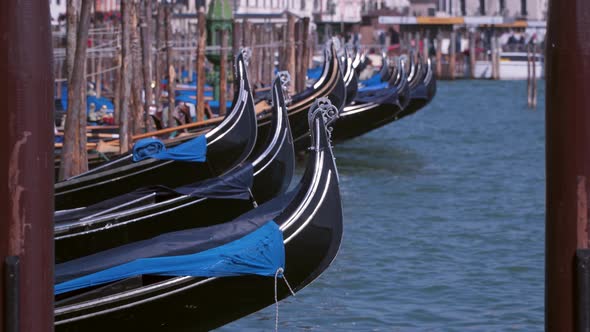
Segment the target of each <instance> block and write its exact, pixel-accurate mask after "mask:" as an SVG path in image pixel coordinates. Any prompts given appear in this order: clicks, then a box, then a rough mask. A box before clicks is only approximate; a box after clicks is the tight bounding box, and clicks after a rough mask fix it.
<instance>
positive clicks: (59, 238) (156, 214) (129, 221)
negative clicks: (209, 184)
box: [55, 195, 207, 240]
mask: <svg viewBox="0 0 590 332" xmlns="http://www.w3.org/2000/svg"><path fill="white" fill-rule="evenodd" d="M187 197H189V196H188V195H184V196H180V197H176V198H173V199H170V200H167V201H165V202H160V203H157V204H154V205H153V207H154V208H155V207H157V205H164V204H171V203H174V202H176V201H180V200H183V199H186V198H187ZM205 199H207V198H199V199H197V200H194V201H190V202H188V203H185V204H181V205H177V206H175V207H172V208H170V209H167V210H162V211H158V212H156V213H152V214H149V215H145V216H142V217H139V218H134V219H129V220H127V221H124V222H120V223H116V224H107V225H105V226H103V227H99V228H95V229H90V230H87V231H84V232H79V233H73V234H66V235H62V236H59V237H55V239H56V240H61V239H66V238H70V237H75V236H80V235H86V234H92V233H96V232H99V231H103V230H105V229H107V228H108V229H110V228H117V227H121V226H124V225H127V224H131V223H134V222H137V221H141V220H143V219H147V218H151V217H154V216H158V215H161V214H164V213H168V212H170V211H175V210H178V209H180V208H183V207H185V206H190V205H193V204H196V203H199V202H202V201H204V200H205ZM137 210H141V208H138V209H137ZM125 214H127V213H125ZM128 214H133V211H131V210H130V211H129V213H128ZM109 217H111V216H109ZM82 225H83V224H82Z"/></svg>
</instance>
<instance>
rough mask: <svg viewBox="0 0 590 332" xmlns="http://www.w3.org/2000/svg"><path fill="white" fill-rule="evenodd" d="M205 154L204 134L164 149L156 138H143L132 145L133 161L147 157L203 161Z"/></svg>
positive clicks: (205, 140)
mask: <svg viewBox="0 0 590 332" xmlns="http://www.w3.org/2000/svg"><path fill="white" fill-rule="evenodd" d="M206 155H207V138H206V137H205V135H202V136H199V137H196V138H193V139H191V140H188V141H186V142H184V143H181V144H179V145H177V146H174V147H171V148H170V149H166V146H165V145H164V143H163V142H162V141H160V140H159V139H157V138H144V139H142V140H139V141H137V142H136V143H135V145H133V161H135V162H137V161H141V160H144V159H148V158H155V159H160V160H176V161H193V162H204V161H205V160H206Z"/></svg>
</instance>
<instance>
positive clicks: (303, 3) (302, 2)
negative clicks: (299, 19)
mask: <svg viewBox="0 0 590 332" xmlns="http://www.w3.org/2000/svg"><path fill="white" fill-rule="evenodd" d="M304 9H305V0H301V10H304Z"/></svg>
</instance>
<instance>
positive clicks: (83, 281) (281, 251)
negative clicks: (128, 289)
mask: <svg viewBox="0 0 590 332" xmlns="http://www.w3.org/2000/svg"><path fill="white" fill-rule="evenodd" d="M115 249H116V248H115ZM284 267H285V247H284V244H283V234H282V232H281V230H280V229H279V226H278V225H277V224H276V223H275V222H274V221H272V220H271V221H268V222H266V223H265V224H264V225H262V226H261V227H259V228H257V229H256V230H254V231H252V232H250V233H248V234H247V235H245V236H243V237H241V238H239V239H237V240H234V241H232V242H229V243H226V244H223V245H221V246H218V247H214V248H211V249H208V250H205V251H201V252H197V253H192V254H186V255H173V256H163V257H149V258H140V259H136V260H133V261H130V262H127V263H124V264H120V265H117V266H114V267H111V268H108V269H104V270H101V271H98V272H95V273H91V274H87V275H84V276H81V277H77V278H74V279H71V280H68V281H65V282H60V283H58V284H56V285H55V294H61V293H64V292H69V291H72V290H76V289H81V288H85V287H90V286H96V285H101V284H104V283H108V282H112V281H116V280H121V279H125V278H129V277H134V276H139V275H146V274H151V275H163V276H192V277H229V276H240V275H252V274H256V275H261V276H274V275H275V273H276V271H277V270H278V269H279V268H284ZM56 275H57V274H56ZM57 276H59V275H57Z"/></svg>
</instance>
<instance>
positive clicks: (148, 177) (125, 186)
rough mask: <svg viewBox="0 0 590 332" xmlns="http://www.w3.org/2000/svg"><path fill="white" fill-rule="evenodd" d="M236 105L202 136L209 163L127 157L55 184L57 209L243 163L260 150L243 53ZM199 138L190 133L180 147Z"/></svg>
mask: <svg viewBox="0 0 590 332" xmlns="http://www.w3.org/2000/svg"><path fill="white" fill-rule="evenodd" d="M235 66H236V68H235V70H236V82H235V85H234V86H235V93H234V100H233V102H234V103H233V105H234V106H233V107H232V109H231V111H230V112H229V113H228V114H227V115H226V116H225V118H224V119H223V122H221V123H220V124H219V125H217V126H216V127H215V128H214V129H212V130H210V131H208V132H206V133H205V134H204V135H203V136H202V137H201V139H202V138H204V140H205V141H206V161H205V162H179V161H173V160H158V159H154V158H148V159H145V160H142V161H139V162H133V155H132V154H126V155H123V156H120V157H119V158H117V159H115V160H113V161H111V162H108V163H106V164H104V165H101V166H99V167H96V168H94V169H92V170H90V171H88V172H86V173H83V174H80V175H78V176H75V177H72V178H70V179H67V180H65V181H62V182H59V183H56V184H55V208H56V210H63V209H71V208H78V207H81V206H88V205H90V204H93V203H97V202H100V201H103V200H105V199H107V198H110V197H114V196H118V195H121V194H124V193H127V192H130V191H133V190H135V189H137V188H140V187H144V186H147V185H152V184H154V185H155V184H159V185H166V186H170V187H177V186H181V185H183V184H187V183H192V182H196V181H199V180H203V179H205V178H210V177H213V176H217V175H220V174H222V173H223V172H225V171H227V170H228V169H231V168H232V167H234V166H235V165H237V164H239V163H241V162H243V161H244V160H245V159H246V158H247V157H248V156H249V155H250V153H251V151H252V150H253V148H254V145H255V142H256V136H257V126H256V116H255V113H254V104H253V99H252V93H251V90H250V84H249V81H248V75H247V72H246V67H245V64H244V59H243V55H242V54H241V53H240V54H238V56H237V57H236V62H235ZM189 140H195V138H194V137H191V136H190V135H189V136H187V137H182V138H179V139H177V140H175V141H174V143H175V144H180V143H183V142H187V141H189Z"/></svg>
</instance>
